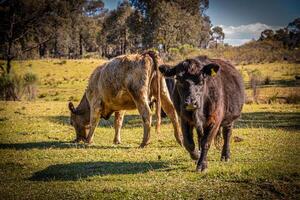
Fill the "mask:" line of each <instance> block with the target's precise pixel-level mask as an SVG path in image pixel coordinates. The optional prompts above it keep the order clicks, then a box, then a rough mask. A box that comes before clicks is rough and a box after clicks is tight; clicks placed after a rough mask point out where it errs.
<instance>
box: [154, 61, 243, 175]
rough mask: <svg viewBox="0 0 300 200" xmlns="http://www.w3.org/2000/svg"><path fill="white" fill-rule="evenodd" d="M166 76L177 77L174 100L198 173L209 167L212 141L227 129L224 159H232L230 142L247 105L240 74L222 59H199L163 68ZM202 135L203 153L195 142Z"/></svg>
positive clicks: (186, 143) (223, 150)
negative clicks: (245, 104)
mask: <svg viewBox="0 0 300 200" xmlns="http://www.w3.org/2000/svg"><path fill="white" fill-rule="evenodd" d="M159 70H160V71H161V73H162V74H163V75H164V76H165V77H173V76H175V78H176V82H175V89H174V91H173V95H172V100H173V103H174V105H175V108H176V111H177V112H178V114H179V116H180V119H181V128H182V133H183V135H184V146H185V148H186V150H187V151H188V152H189V153H190V155H191V158H192V159H194V160H198V163H197V168H196V170H197V171H203V170H205V169H206V168H207V152H208V150H209V148H210V145H211V143H212V140H213V139H214V138H215V136H216V135H217V134H218V132H219V130H220V128H221V127H222V128H223V137H224V145H223V149H222V154H221V160H225V161H228V160H229V158H230V149H229V140H230V136H231V132H232V128H233V123H234V121H235V120H236V119H237V118H238V117H239V116H240V114H241V110H242V107H243V104H244V85H243V80H242V77H241V75H240V74H239V72H238V71H237V70H236V69H235V67H234V66H232V65H231V64H230V63H228V62H225V61H223V60H220V59H209V58H207V57H197V58H194V59H187V60H185V61H183V62H180V63H179V64H178V65H176V66H174V67H170V66H166V65H162V66H160V68H159ZM194 128H195V129H196V132H197V134H198V143H199V150H200V154H199V151H198V149H197V148H196V147H195V143H194V140H193V129H194Z"/></svg>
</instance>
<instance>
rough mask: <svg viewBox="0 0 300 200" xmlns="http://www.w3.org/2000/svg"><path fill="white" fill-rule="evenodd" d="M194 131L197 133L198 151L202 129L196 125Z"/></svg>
mask: <svg viewBox="0 0 300 200" xmlns="http://www.w3.org/2000/svg"><path fill="white" fill-rule="evenodd" d="M196 132H197V135H198V146H199V151H200V150H201V140H202V137H203V130H202V128H200V127H197V128H196Z"/></svg>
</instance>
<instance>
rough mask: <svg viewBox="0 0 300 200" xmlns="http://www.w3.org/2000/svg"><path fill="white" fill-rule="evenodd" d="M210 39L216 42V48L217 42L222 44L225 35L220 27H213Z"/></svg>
mask: <svg viewBox="0 0 300 200" xmlns="http://www.w3.org/2000/svg"><path fill="white" fill-rule="evenodd" d="M211 37H212V40H213V41H215V42H216V48H218V42H219V43H223V40H224V38H225V34H224V32H223V29H222V27H220V26H215V27H213V28H212V31H211Z"/></svg>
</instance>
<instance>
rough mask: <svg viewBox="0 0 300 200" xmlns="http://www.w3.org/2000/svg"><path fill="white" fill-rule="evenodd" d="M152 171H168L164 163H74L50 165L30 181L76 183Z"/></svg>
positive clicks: (36, 173)
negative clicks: (100, 177) (96, 177)
mask: <svg viewBox="0 0 300 200" xmlns="http://www.w3.org/2000/svg"><path fill="white" fill-rule="evenodd" d="M153 170H170V168H169V166H168V165H167V163H165V162H154V161H150V162H108V161H100V162H75V163H68V164H56V165H51V166H49V167H47V168H45V169H43V170H41V171H38V172H35V173H34V174H33V175H32V176H31V177H30V178H29V180H31V181H54V180H58V181H76V180H80V179H85V178H89V177H93V176H105V175H125V174H138V173H146V172H148V171H153Z"/></svg>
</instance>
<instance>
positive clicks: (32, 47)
mask: <svg viewBox="0 0 300 200" xmlns="http://www.w3.org/2000/svg"><path fill="white" fill-rule="evenodd" d="M53 36H54V34H52V35H51V36H50V37H49V38H47V39H46V40H43V41H42V42H39V43H38V44H36V45H34V46H31V47H28V48H26V49H23V50H22V52H23V53H24V52H27V51H31V50H32V49H35V48H37V47H38V46H39V45H41V44H44V43H46V42H48V41H50V40H52V39H53V38H54V37H53Z"/></svg>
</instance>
